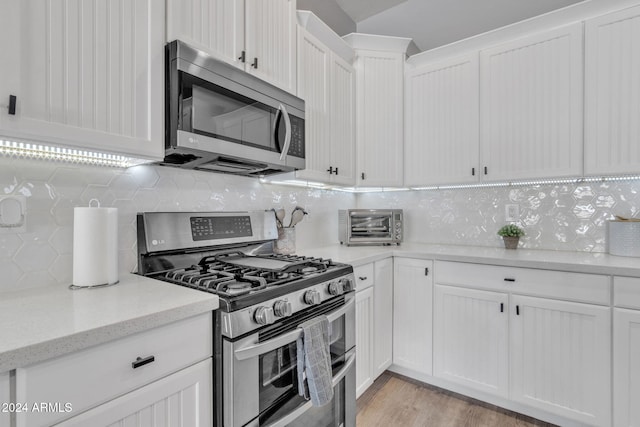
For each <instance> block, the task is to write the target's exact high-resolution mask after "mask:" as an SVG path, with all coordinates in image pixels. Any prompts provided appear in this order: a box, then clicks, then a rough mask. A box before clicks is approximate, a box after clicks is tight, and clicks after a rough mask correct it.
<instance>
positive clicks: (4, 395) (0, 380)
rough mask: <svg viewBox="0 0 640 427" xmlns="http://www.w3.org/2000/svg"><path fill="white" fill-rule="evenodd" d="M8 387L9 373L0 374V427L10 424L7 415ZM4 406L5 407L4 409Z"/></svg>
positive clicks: (9, 393)
mask: <svg viewBox="0 0 640 427" xmlns="http://www.w3.org/2000/svg"><path fill="white" fill-rule="evenodd" d="M9 387H10V384H9V373H8V372H4V373H2V374H0V405H2V406H0V426H8V425H9V422H10V421H9V413H10V412H11V411H10V409H11V408H10V407H9V403H11V392H10V388H9ZM5 405H7V407H6V408H5ZM5 409H6V410H5Z"/></svg>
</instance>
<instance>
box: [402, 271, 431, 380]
mask: <svg viewBox="0 0 640 427" xmlns="http://www.w3.org/2000/svg"><path fill="white" fill-rule="evenodd" d="M432 271H433V262H432V261H426V260H420V259H410V258H396V259H395V260H394V277H393V363H394V364H395V365H398V366H400V367H403V368H407V369H410V370H412V371H414V372H417V373H421V374H426V375H431V372H432V355H431V348H432V344H431V339H432V325H433V322H432V316H431V313H432V307H433V279H432V277H433V275H432Z"/></svg>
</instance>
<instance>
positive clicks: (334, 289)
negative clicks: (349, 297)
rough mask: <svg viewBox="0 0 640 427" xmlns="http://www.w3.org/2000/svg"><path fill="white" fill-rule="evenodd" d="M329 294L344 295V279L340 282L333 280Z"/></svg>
mask: <svg viewBox="0 0 640 427" xmlns="http://www.w3.org/2000/svg"><path fill="white" fill-rule="evenodd" d="M328 290H329V294H331V295H342V294H343V293H344V284H343V283H342V280H340V281H339V282H331V283H329V289H328Z"/></svg>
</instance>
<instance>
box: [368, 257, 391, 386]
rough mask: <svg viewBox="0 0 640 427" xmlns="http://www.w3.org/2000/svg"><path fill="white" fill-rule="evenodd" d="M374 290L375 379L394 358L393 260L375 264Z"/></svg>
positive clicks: (388, 259) (389, 259)
mask: <svg viewBox="0 0 640 427" xmlns="http://www.w3.org/2000/svg"><path fill="white" fill-rule="evenodd" d="M374 269H375V286H374V288H373V307H374V313H375V315H374V317H373V326H374V331H375V335H374V338H373V344H374V348H373V376H374V379H375V378H377V377H378V376H379V375H380V374H382V373H383V372H384V371H385V370H386V369H387V368H388V367H389V366H391V362H392V358H393V259H392V258H387V259H384V260H382V261H376V262H375V266H374Z"/></svg>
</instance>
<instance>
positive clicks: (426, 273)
mask: <svg viewBox="0 0 640 427" xmlns="http://www.w3.org/2000/svg"><path fill="white" fill-rule="evenodd" d="M424 275H425V276H428V275H429V268H428V267H427V268H425V269H424Z"/></svg>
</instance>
